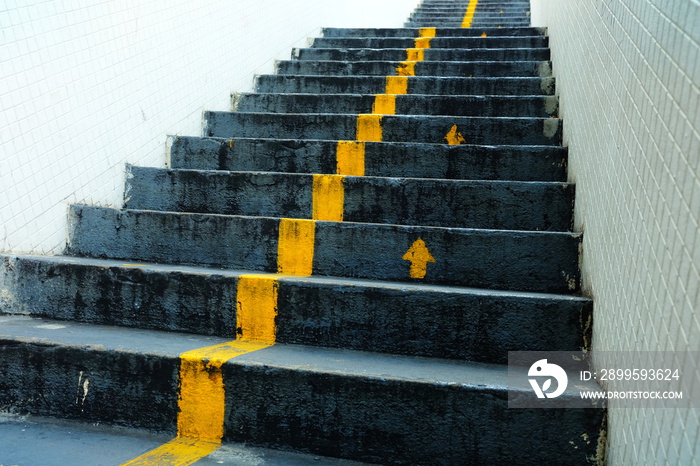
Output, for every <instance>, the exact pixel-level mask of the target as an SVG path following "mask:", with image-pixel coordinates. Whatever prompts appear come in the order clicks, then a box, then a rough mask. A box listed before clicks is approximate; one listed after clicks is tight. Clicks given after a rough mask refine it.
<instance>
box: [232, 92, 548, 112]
mask: <svg viewBox="0 0 700 466" xmlns="http://www.w3.org/2000/svg"><path fill="white" fill-rule="evenodd" d="M375 99H376V97H375V95H373V94H365V95H358V94H239V95H235V96H234V105H233V110H235V111H239V112H270V113H349V114H355V115H357V114H361V113H367V112H371V111H372V110H373V108H374V104H375ZM558 110H559V98H558V97H556V96H443V95H416V94H408V95H397V96H396V97H395V113H396V114H397V115H456V116H503V117H505V116H514V117H552V116H556V115H557V114H558Z"/></svg>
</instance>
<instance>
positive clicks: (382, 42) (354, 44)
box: [310, 18, 549, 49]
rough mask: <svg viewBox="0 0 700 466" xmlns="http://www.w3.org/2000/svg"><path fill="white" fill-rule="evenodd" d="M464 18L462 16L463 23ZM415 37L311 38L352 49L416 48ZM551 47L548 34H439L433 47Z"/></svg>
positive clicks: (320, 43)
mask: <svg viewBox="0 0 700 466" xmlns="http://www.w3.org/2000/svg"><path fill="white" fill-rule="evenodd" d="M461 21H462V18H459V22H460V24H461ZM415 46H416V45H415V41H414V39H412V38H403V37H317V38H315V39H312V40H311V41H310V47H312V48H322V49H331V48H348V49H360V48H366V49H381V48H388V49H397V48H398V49H408V48H413V47H415ZM548 46H549V40H548V38H547V37H546V36H542V35H536V36H517V37H503V36H501V37H488V35H487V37H474V36H461V37H435V38H433V39H431V40H430V48H431V49H440V48H443V49H474V48H486V49H513V48H527V47H531V48H543V47H548Z"/></svg>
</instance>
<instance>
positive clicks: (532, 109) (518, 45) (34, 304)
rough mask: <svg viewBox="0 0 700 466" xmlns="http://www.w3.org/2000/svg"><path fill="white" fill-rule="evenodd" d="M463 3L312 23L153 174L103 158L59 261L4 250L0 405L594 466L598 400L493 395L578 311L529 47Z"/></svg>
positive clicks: (515, 26)
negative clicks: (396, 15) (360, 25)
mask: <svg viewBox="0 0 700 466" xmlns="http://www.w3.org/2000/svg"><path fill="white" fill-rule="evenodd" d="M476 3H477V2H475V1H472V2H469V1H460V0H454V1H448V0H424V1H423V3H422V4H421V6H420V7H419V8H418V9H417V10H416V12H415V13H414V14H412V15H411V17H410V18H409V20H408V22H407V23H406V28H404V29H325V30H324V31H323V37H322V38H318V39H315V40H314V41H313V42H312V43H311V44H310V46H309V48H304V49H298V50H294V51H293V59H292V60H289V61H282V62H280V63H279V64H278V66H277V73H276V74H275V75H263V76H258V77H257V81H256V87H255V92H253V93H246V94H241V95H236V96H234V98H233V110H234V111H232V112H206V113H205V115H204V135H203V137H182V136H177V137H170V138H169V144H168V151H167V167H168V168H166V169H160V168H147V167H136V166H128V167H127V168H126V170H127V185H126V189H125V200H124V208H122V209H112V208H106V207H95V206H88V205H74V206H71V208H70V212H69V234H68V241H67V246H66V250H65V255H62V256H51V257H41V256H19V255H5V256H3V257H2V263H1V266H0V285H1V289H2V296H1V297H0V306H1V307H0V311H2V312H3V313H4V315H0V410H5V411H8V410H9V411H13V412H28V413H31V414H34V415H40V416H54V417H59V418H66V419H77V420H81V421H85V422H90V423H96V422H99V423H109V424H115V425H123V426H129V427H135V428H142V429H148V430H150V431H157V432H166V433H169V434H170V435H172V436H176V439H175V440H177V439H192V440H193V442H194V443H196V441H199V440H201V441H203V442H210V443H212V445H213V446H212V449H216V447H217V445H220V443H221V442H245V443H249V444H252V445H257V446H264V447H268V448H276V449H282V450H295V451H299V452H306V453H310V454H313V455H325V456H328V457H335V458H345V459H349V460H356V461H362V462H367V463H379V464H426V465H433V464H533V465H540V464H593V463H595V462H596V460H597V459H600V448H601V447H600V445H599V440H600V439H601V430H602V429H604V425H603V423H604V420H603V418H604V410H602V409H529V410H525V409H509V408H508V407H507V400H508V379H507V367H506V363H507V356H508V351H525V350H528V351H577V350H581V349H582V348H586V347H587V346H588V342H589V338H590V335H589V334H588V332H589V331H590V322H591V315H592V314H591V313H592V303H591V302H590V301H589V300H588V299H585V298H582V297H579V296H578V295H577V292H578V291H579V269H578V257H579V248H580V247H581V235H580V234H578V233H573V232H572V231H571V227H572V211H573V209H572V206H573V199H574V186H573V185H572V184H570V183H567V182H566V150H565V149H564V148H563V147H561V145H560V143H561V124H562V123H561V121H560V120H559V119H558V118H557V117H556V116H557V107H558V105H557V98H556V97H555V96H554V78H553V77H552V75H551V66H550V63H549V62H548V61H547V60H548V58H549V50H548V48H547V38H546V36H544V31H542V30H539V29H534V28H529V27H527V26H528V24H529V20H528V2H526V1H507V0H501V1H496V0H492V1H489V0H481V1H479V2H478V4H476ZM474 4H476V8H475V9H474ZM435 27H437V29H435ZM232 340H235V341H233V343H231V342H232ZM212 348H215V349H212ZM201 349H204V350H201ZM187 368H189V369H187ZM197 368H199V369H197ZM187 370H189V371H190V372H187ZM202 374H204V375H203V376H202ZM198 377H200V378H198ZM201 377H203V378H201ZM217 377H218V379H217ZM205 379H206V380H205ZM214 379H216V380H219V382H211V380H214ZM190 382H191V383H192V384H194V385H196V386H197V387H200V388H201V387H205V388H206V387H209V385H207V384H209V383H213V384H214V385H212V386H211V387H210V388H211V390H209V388H206V389H202V390H200V391H199V392H198V391H197V390H196V389H195V390H191V387H190V385H188V384H190ZM217 383H218V385H217ZM188 387H189V388H188ZM511 389H512V390H519V391H522V392H523V393H525V392H530V388H529V386H528V385H527V382H525V383H524V384H523V385H522V386H520V387H511ZM188 390H189V391H188ZM207 390H209V391H207ZM187 416H190V417H187ZM204 418H206V419H205V420H204V421H203V420H202V419H204ZM207 419H208V420H211V419H215V422H214V424H216V423H217V422H218V423H219V424H222V425H220V426H219V427H217V426H214V427H211V426H209V427H202V425H201V424H202V423H203V422H206V420H207ZM216 420H218V421H216ZM211 429H213V430H211ZM217 429H218V430H217ZM212 432H214V434H212ZM156 454H157V453H156ZM203 456H206V453H204V454H201V455H200V456H199V457H200V458H201V457H203ZM156 458H157V457H156ZM193 461H197V459H196V458H195V459H194V460H193ZM134 464H170V463H158V461H156V462H155V463H134ZM177 464H189V463H177ZM316 464H318V460H317V462H316ZM334 464H335V463H334Z"/></svg>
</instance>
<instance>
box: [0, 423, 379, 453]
mask: <svg viewBox="0 0 700 466" xmlns="http://www.w3.org/2000/svg"><path fill="white" fill-rule="evenodd" d="M171 439H172V436H166V435H163V434H156V433H152V432H149V431H146V430H143V429H134V428H125V427H115V426H108V425H105V424H99V423H98V425H95V423H94V422H93V423H87V422H79V421H68V420H60V419H57V418H48V417H41V416H30V415H25V416H22V415H16V414H0V463H2V464H8V465H10V464H16V465H20V464H21V465H43V466H47V465H55V466H59V465H71V466H114V465H115V464H123V463H126V462H127V461H130V460H132V459H134V458H136V457H138V456H139V455H141V454H143V453H145V452H147V451H150V450H152V449H154V448H157V447H159V446H161V445H163V444H164V443H166V442H168V441H170V440H171ZM193 464H195V465H197V466H215V465H218V464H228V465H236V466H309V465H328V466H333V465H337V466H362V465H365V464H368V463H360V462H357V461H351V460H343V459H338V458H329V457H320V456H319V455H311V454H305V453H296V452H287V451H283V450H273V449H269V448H261V447H255V446H251V445H247V444H244V443H224V444H223V445H222V446H221V447H220V448H219V449H218V450H216V451H215V452H213V453H211V454H210V455H208V456H206V457H204V458H202V459H201V460H199V461H197V462H195V463H193Z"/></svg>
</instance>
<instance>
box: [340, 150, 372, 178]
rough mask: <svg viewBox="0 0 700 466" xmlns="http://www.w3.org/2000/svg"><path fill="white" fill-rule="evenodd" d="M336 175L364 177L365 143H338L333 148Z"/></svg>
mask: <svg viewBox="0 0 700 466" xmlns="http://www.w3.org/2000/svg"><path fill="white" fill-rule="evenodd" d="M335 159H336V173H337V174H338V175H349V176H364V175H365V143H364V142H362V141H338V144H337V145H336V148H335Z"/></svg>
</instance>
